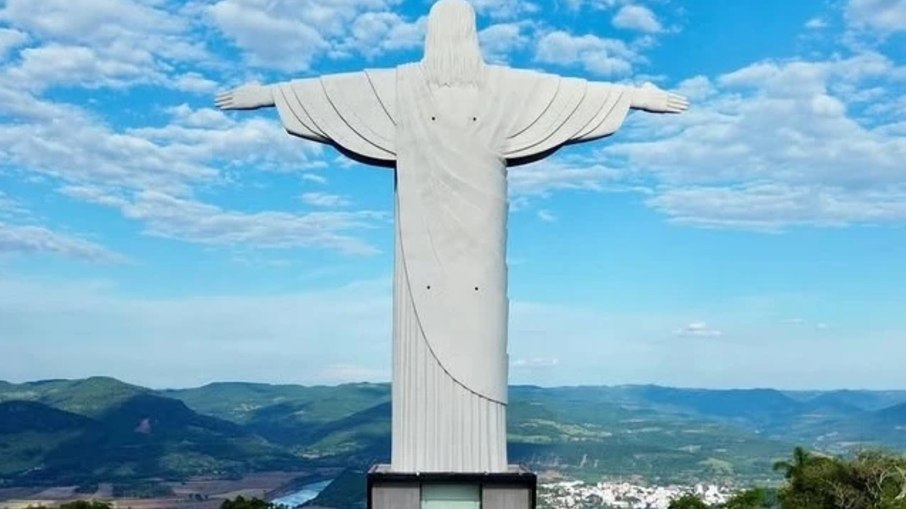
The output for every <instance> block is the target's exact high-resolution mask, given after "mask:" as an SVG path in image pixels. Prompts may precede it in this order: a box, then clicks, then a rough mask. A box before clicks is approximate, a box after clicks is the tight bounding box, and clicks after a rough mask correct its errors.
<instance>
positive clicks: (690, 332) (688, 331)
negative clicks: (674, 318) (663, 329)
mask: <svg viewBox="0 0 906 509" xmlns="http://www.w3.org/2000/svg"><path fill="white" fill-rule="evenodd" d="M673 333H674V334H676V335H677V336H685V337H697V338H716V337H720V336H723V335H724V333H723V332H722V331H719V330H717V329H714V328H712V327H710V326H708V324H707V323H705V322H692V323H689V324H687V325H685V326H683V327H681V328H679V329H677V330H675V331H673Z"/></svg>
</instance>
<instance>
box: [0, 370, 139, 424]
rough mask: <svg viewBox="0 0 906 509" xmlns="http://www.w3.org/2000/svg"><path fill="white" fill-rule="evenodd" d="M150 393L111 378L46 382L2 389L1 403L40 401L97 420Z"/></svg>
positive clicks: (4, 386) (8, 386)
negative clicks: (127, 401) (132, 399)
mask: <svg viewBox="0 0 906 509" xmlns="http://www.w3.org/2000/svg"><path fill="white" fill-rule="evenodd" d="M147 392H150V389H146V388H144V387H139V386H136V385H131V384H127V383H125V382H121V381H119V380H117V379H115V378H108V377H92V378H86V379H84V380H43V381H38V382H27V383H23V384H4V385H0V402H2V401H13V400H18V401H37V402H39V403H43V404H45V405H48V406H51V407H54V408H58V409H60V410H66V411H67V412H73V413H76V414H81V415H86V416H88V417H94V416H97V415H100V414H102V413H104V412H105V411H107V410H108V409H110V408H112V407H114V406H116V405H117V404H119V403H122V402H123V401H125V400H127V399H129V398H131V397H133V396H136V395H138V394H143V393H147Z"/></svg>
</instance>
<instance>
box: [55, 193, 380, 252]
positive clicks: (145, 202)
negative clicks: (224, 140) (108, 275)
mask: <svg viewBox="0 0 906 509" xmlns="http://www.w3.org/2000/svg"><path fill="white" fill-rule="evenodd" d="M62 192H63V193H64V194H66V195H67V196H70V197H73V198H76V199H79V200H82V201H86V202H89V203H96V204H100V205H105V206H110V207H115V208H117V209H119V210H120V211H121V212H122V214H123V216H125V217H126V218H129V219H133V220H136V221H140V222H142V223H143V224H144V225H145V233H147V234H148V235H152V236H156V237H162V238H168V239H175V240H180V241H186V242H193V243H198V244H207V245H214V246H227V247H255V248H289V247H300V246H301V247H321V248H328V249H334V250H337V251H340V252H343V253H348V254H364V255H367V254H374V253H376V252H377V251H376V249H375V248H374V247H373V246H371V245H370V244H368V243H366V242H364V241H362V240H360V239H358V238H357V237H354V236H351V235H350V234H349V233H348V232H351V231H359V232H360V231H362V230H368V229H372V228H375V227H376V226H378V225H380V224H381V223H385V222H386V221H387V217H386V216H387V214H386V213H384V212H374V211H367V210H366V211H350V212H310V213H305V214H294V213H289V212H282V211H261V212H239V211H233V210H225V209H222V208H220V207H218V206H215V205H211V204H208V203H203V202H200V201H197V200H193V199H188V198H181V197H177V196H172V195H168V194H165V193H161V192H157V191H141V192H137V193H134V194H132V195H125V194H123V195H116V194H112V193H109V192H104V191H101V190H99V189H97V188H86V187H68V188H64V189H63V190H62Z"/></svg>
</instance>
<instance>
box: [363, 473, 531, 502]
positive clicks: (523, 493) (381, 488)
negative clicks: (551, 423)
mask: <svg viewBox="0 0 906 509" xmlns="http://www.w3.org/2000/svg"><path fill="white" fill-rule="evenodd" d="M537 486H538V478H537V476H536V475H535V474H533V473H532V472H530V471H528V470H526V469H524V468H522V467H519V466H510V469H509V471H508V472H501V473H494V474H477V473H476V474H465V473H452V472H451V473H445V472H424V473H418V474H416V473H404V472H391V471H390V466H389V465H376V466H374V467H372V468H371V470H370V471H369V472H368V509H535V500H536V494H537Z"/></svg>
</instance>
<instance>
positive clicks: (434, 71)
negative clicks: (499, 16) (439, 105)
mask: <svg viewBox="0 0 906 509" xmlns="http://www.w3.org/2000/svg"><path fill="white" fill-rule="evenodd" d="M422 68H423V69H424V70H425V74H426V75H427V78H428V82H429V83H430V84H431V85H435V86H455V85H481V84H482V83H483V82H484V79H485V73H486V64H485V62H484V58H483V57H482V55H481V47H480V46H479V45H478V31H477V30H476V28H475V10H474V9H472V6H471V5H470V4H469V3H468V2H467V1H466V0H439V1H438V2H437V3H435V4H434V5H433V6H432V7H431V12H429V13H428V29H427V34H426V35H425V55H424V57H423V58H422Z"/></svg>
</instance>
